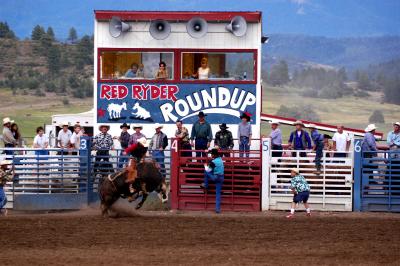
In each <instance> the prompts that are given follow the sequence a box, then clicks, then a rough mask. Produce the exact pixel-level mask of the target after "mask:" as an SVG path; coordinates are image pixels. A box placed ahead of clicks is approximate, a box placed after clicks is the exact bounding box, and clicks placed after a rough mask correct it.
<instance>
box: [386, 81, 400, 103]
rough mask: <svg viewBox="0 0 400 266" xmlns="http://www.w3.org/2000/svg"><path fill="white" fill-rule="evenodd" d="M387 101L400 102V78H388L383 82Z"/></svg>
mask: <svg viewBox="0 0 400 266" xmlns="http://www.w3.org/2000/svg"><path fill="white" fill-rule="evenodd" d="M383 93H384V99H385V102H388V103H394V104H400V78H395V79H386V80H385V82H384V84H383Z"/></svg>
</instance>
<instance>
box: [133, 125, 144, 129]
mask: <svg viewBox="0 0 400 266" xmlns="http://www.w3.org/2000/svg"><path fill="white" fill-rule="evenodd" d="M132 128H133V129H135V128H141V129H143V126H142V125H139V124H134V125H132Z"/></svg>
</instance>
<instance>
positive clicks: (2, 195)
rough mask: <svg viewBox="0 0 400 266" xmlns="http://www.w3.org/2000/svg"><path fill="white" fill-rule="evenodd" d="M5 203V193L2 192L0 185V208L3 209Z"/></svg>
mask: <svg viewBox="0 0 400 266" xmlns="http://www.w3.org/2000/svg"><path fill="white" fill-rule="evenodd" d="M6 204H7V197H6V193H4V188H3V187H0V209H3V208H4V206H6Z"/></svg>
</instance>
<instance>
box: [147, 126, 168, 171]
mask: <svg viewBox="0 0 400 266" xmlns="http://www.w3.org/2000/svg"><path fill="white" fill-rule="evenodd" d="M162 128H163V126H162V125H160V124H158V123H156V124H155V125H154V129H155V131H156V133H154V135H153V137H152V138H151V140H150V145H149V148H150V150H151V155H152V157H153V160H154V161H156V162H157V163H158V165H159V167H160V170H161V173H162V174H163V175H164V176H165V164H164V160H165V154H164V150H165V148H167V146H168V137H167V135H165V134H164V132H162V131H161V129H162Z"/></svg>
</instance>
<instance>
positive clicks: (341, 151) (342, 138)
mask: <svg viewBox="0 0 400 266" xmlns="http://www.w3.org/2000/svg"><path fill="white" fill-rule="evenodd" d="M343 129H344V126H342V125H340V126H338V127H337V132H336V133H335V134H334V135H333V137H332V140H333V150H334V151H335V154H334V157H347V153H346V152H347V151H348V150H349V147H350V137H349V134H347V133H346V132H343Z"/></svg>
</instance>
